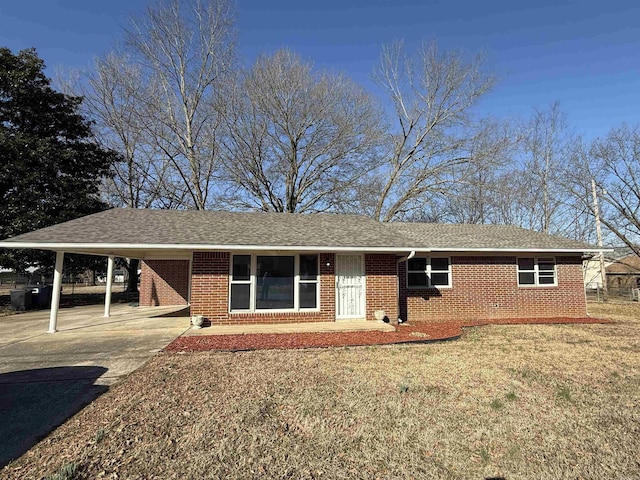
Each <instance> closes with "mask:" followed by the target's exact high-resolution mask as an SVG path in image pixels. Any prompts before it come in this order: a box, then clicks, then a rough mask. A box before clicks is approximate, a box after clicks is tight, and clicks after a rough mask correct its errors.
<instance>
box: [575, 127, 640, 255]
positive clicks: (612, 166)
mask: <svg viewBox="0 0 640 480" xmlns="http://www.w3.org/2000/svg"><path fill="white" fill-rule="evenodd" d="M572 172H573V175H572V177H571V179H572V180H573V192H574V194H575V196H576V198H577V199H578V200H579V201H581V202H582V204H583V205H584V207H585V208H588V209H589V210H590V211H591V212H592V213H593V208H594V207H593V204H594V202H593V201H592V198H591V197H592V194H591V181H592V180H593V181H594V182H595V185H596V193H597V195H598V199H599V203H600V207H601V208H600V220H601V222H602V224H603V225H604V226H605V227H606V228H607V229H608V230H609V232H611V233H613V234H614V235H615V236H616V237H617V238H618V239H620V240H621V241H622V242H624V244H625V245H627V246H628V247H629V248H630V249H631V250H633V251H634V252H635V253H636V254H637V255H640V128H639V127H638V126H635V127H631V126H629V125H626V124H623V125H622V126H620V127H618V128H615V129H613V130H611V131H610V132H609V134H608V135H607V136H606V137H604V138H602V139H597V140H595V141H594V142H593V143H592V144H591V145H590V147H589V148H584V149H582V150H581V151H580V154H578V155H577V156H576V159H575V162H574V163H573V164H572Z"/></svg>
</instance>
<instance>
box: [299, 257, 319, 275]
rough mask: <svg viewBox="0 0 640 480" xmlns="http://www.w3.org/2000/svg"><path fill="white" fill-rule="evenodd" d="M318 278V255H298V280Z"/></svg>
mask: <svg viewBox="0 0 640 480" xmlns="http://www.w3.org/2000/svg"><path fill="white" fill-rule="evenodd" d="M316 278H318V255H300V280H315V279H316Z"/></svg>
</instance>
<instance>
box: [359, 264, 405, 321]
mask: <svg viewBox="0 0 640 480" xmlns="http://www.w3.org/2000/svg"><path fill="white" fill-rule="evenodd" d="M364 270H365V274H366V276H367V279H366V282H367V299H366V301H367V320H375V315H374V312H375V311H376V310H384V311H385V312H386V314H387V317H388V319H389V320H390V321H391V322H392V323H395V322H396V321H397V320H398V260H397V257H396V256H395V255H386V254H366V255H365V256H364Z"/></svg>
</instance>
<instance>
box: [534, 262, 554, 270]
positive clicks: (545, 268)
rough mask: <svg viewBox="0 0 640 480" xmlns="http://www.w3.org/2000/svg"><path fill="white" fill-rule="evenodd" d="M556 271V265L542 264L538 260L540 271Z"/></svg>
mask: <svg viewBox="0 0 640 480" xmlns="http://www.w3.org/2000/svg"><path fill="white" fill-rule="evenodd" d="M554 269H555V263H551V262H541V261H540V260H538V270H542V271H551V272H553V270H554Z"/></svg>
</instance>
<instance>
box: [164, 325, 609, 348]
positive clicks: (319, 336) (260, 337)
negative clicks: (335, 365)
mask: <svg viewBox="0 0 640 480" xmlns="http://www.w3.org/2000/svg"><path fill="white" fill-rule="evenodd" d="M603 322H604V323H606V322H608V320H601V319H596V318H588V317H587V318H529V319H527V318H516V319H499V320H481V321H469V322H440V323H426V322H415V323H413V324H403V325H399V326H398V327H396V331H395V332H379V331H371V332H331V333H278V334H264V333H259V334H239V335H199V336H183V337H178V338H177V339H175V340H174V341H173V342H172V343H170V344H169V345H168V346H167V347H166V350H167V351H172V352H203V351H207V350H222V351H233V352H237V351H244V350H264V349H287V348H318V347H345V346H362V345H390V344H396V343H419V342H423V343H424V342H433V341H438V340H451V339H455V338H458V337H460V335H462V329H463V328H464V327H477V326H482V325H492V324H493V325H523V324H567V323H603Z"/></svg>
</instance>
